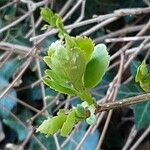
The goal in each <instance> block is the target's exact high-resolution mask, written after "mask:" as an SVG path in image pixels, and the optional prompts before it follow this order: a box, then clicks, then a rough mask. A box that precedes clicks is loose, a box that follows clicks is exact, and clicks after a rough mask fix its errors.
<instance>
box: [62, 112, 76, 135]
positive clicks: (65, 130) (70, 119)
mask: <svg viewBox="0 0 150 150" xmlns="http://www.w3.org/2000/svg"><path fill="white" fill-rule="evenodd" d="M75 115H76V113H75V110H72V111H71V112H70V113H69V114H68V116H67V119H66V122H65V123H64V124H63V126H62V128H61V131H60V134H61V136H64V137H66V136H67V135H68V134H69V133H70V132H71V131H72V128H73V127H74V126H75V121H76V116H75Z"/></svg>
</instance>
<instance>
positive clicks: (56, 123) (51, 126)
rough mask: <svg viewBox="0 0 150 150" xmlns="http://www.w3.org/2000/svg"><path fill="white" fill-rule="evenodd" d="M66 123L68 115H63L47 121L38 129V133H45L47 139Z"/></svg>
mask: <svg viewBox="0 0 150 150" xmlns="http://www.w3.org/2000/svg"><path fill="white" fill-rule="evenodd" d="M65 121H66V115H65V114H61V115H59V116H55V117H53V118H48V119H47V120H45V121H44V122H43V123H42V124H41V125H40V126H39V127H38V129H37V132H41V133H44V134H45V135H46V136H47V137H48V136H50V135H53V134H55V133H56V132H57V131H58V130H59V129H61V127H62V125H63V124H64V122H65Z"/></svg>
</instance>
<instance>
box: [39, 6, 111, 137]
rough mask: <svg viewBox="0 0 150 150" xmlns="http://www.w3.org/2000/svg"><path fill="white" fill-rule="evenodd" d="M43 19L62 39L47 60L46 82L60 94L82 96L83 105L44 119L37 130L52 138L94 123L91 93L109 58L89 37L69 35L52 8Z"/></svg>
mask: <svg viewBox="0 0 150 150" xmlns="http://www.w3.org/2000/svg"><path fill="white" fill-rule="evenodd" d="M41 16H42V18H43V20H44V21H45V22H47V23H48V24H49V25H50V26H51V27H52V28H57V29H58V30H59V37H60V39H59V40H58V41H56V42H54V43H52V44H51V45H50V47H49V50H48V55H47V56H45V57H44V61H45V63H46V64H47V66H48V67H49V68H50V69H47V70H46V71H45V74H46V75H47V77H45V78H43V82H44V83H45V84H46V85H48V86H49V87H50V88H52V89H54V90H56V91H58V92H60V93H63V94H67V95H70V96H79V97H80V98H81V99H82V100H83V101H84V102H83V103H82V104H78V105H77V107H73V108H72V109H71V110H68V111H65V110H64V109H61V110H59V112H58V113H57V116H55V117H52V118H48V119H47V120H45V121H44V122H43V123H42V124H41V125H40V126H39V128H38V129H37V131H40V132H41V133H44V134H46V135H47V136H49V135H53V134H54V133H56V132H57V131H59V130H60V134H61V135H62V136H67V135H68V134H69V133H70V132H71V130H72V128H73V127H74V126H75V125H76V124H77V123H78V122H79V121H82V120H86V121H87V123H89V124H95V122H96V117H95V110H96V108H95V104H96V101H95V100H94V98H93V97H92V95H91V93H90V90H91V89H92V88H94V87H95V86H96V85H97V84H98V83H99V82H100V81H101V80H102V77H103V76H104V74H105V72H106V70H107V68H108V65H109V61H110V57H109V55H108V52H107V48H106V46H105V45H104V44H98V45H96V46H95V45H94V43H93V41H92V40H91V39H90V38H88V37H85V36H84V37H83V36H76V37H72V36H70V35H69V34H68V33H67V32H66V31H65V29H64V25H63V23H62V18H61V17H60V16H59V15H58V14H54V13H53V12H52V11H51V10H50V9H49V8H42V10H41ZM46 27H47V25H46Z"/></svg>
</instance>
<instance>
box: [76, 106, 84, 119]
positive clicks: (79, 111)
mask: <svg viewBox="0 0 150 150" xmlns="http://www.w3.org/2000/svg"><path fill="white" fill-rule="evenodd" d="M75 111H76V115H77V117H80V118H84V117H85V109H84V107H82V105H79V104H78V105H77V107H76V109H75Z"/></svg>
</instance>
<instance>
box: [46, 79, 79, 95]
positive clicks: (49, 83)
mask: <svg viewBox="0 0 150 150" xmlns="http://www.w3.org/2000/svg"><path fill="white" fill-rule="evenodd" d="M43 82H44V83H45V84H46V85H47V86H49V87H50V88H52V89H53V90H55V91H58V92H60V93H63V94H67V95H72V96H74V95H76V94H75V91H74V90H72V89H71V88H67V87H63V86H61V85H59V84H57V83H56V82H55V81H53V80H50V79H49V78H43Z"/></svg>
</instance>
